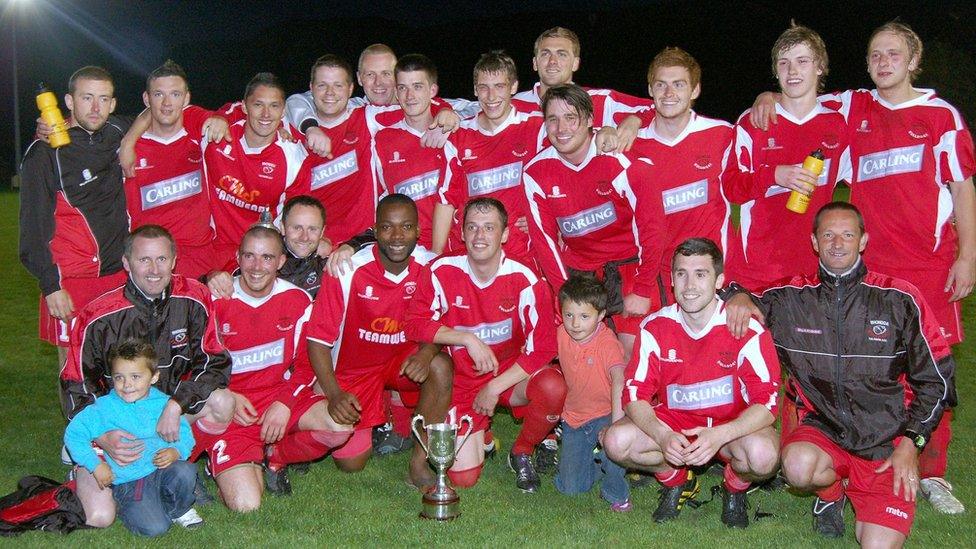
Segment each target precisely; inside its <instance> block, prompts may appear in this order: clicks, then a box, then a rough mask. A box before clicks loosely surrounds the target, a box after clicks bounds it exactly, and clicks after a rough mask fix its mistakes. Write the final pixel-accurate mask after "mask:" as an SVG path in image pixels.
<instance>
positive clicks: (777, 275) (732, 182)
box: [722, 25, 849, 288]
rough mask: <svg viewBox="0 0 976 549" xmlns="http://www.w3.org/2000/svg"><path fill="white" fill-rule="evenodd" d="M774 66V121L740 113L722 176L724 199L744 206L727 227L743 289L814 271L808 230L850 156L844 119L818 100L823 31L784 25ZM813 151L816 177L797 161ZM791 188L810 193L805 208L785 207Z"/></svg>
mask: <svg viewBox="0 0 976 549" xmlns="http://www.w3.org/2000/svg"><path fill="white" fill-rule="evenodd" d="M772 71H773V74H774V75H775V76H776V78H777V80H778V81H779V88H780V93H781V96H780V99H779V101H778V102H777V104H776V112H777V114H778V115H779V117H780V120H779V123H778V124H774V125H771V126H769V128H768V129H767V130H762V129H760V128H757V127H756V126H753V125H752V123H751V122H750V121H749V115H750V114H751V110H747V111H746V112H745V113H743V114H742V116H740V117H739V121H738V123H737V124H736V138H735V149H734V154H735V157H736V160H737V162H732V163H730V166H729V169H728V170H727V171H726V173H725V174H724V175H723V176H722V188H723V189H724V190H725V196H726V197H727V198H728V199H729V200H730V201H731V202H734V203H737V204H741V208H740V209H739V233H738V234H735V232H734V231H733V230H732V228H731V220H729V223H728V224H727V225H726V231H727V234H728V236H729V252H728V256H727V258H726V263H727V264H728V265H729V271H730V272H732V273H734V279H735V281H736V282H739V283H741V284H742V285H743V286H745V287H746V288H765V287H767V286H769V285H771V284H772V283H773V282H775V281H777V280H780V279H782V278H786V277H790V276H793V275H795V274H797V273H812V272H814V271H815V270H816V269H817V256H816V254H814V253H813V252H812V251H811V250H810V249H809V247H808V246H807V236H808V235H807V234H806V230H807V227H809V226H810V225H812V223H813V216H814V215H815V214H816V212H817V210H819V209H820V208H821V207H822V206H823V205H824V204H826V203H828V202H830V201H831V199H832V196H833V192H834V184H835V182H837V181H838V180H839V175H840V167H841V165H842V164H843V163H844V162H845V159H844V155H846V154H849V151H848V149H847V143H848V138H847V122H846V121H845V120H844V117H843V116H842V115H841V114H840V113H837V112H836V111H833V110H830V109H828V108H826V107H824V106H823V105H821V104H820V103H819V102H818V101H817V92H818V91H822V90H823V85H824V84H823V83H824V79H825V78H826V76H827V71H828V59H827V48H826V46H825V45H824V42H823V39H822V38H820V35H819V34H817V33H816V32H815V31H813V30H812V29H809V28H807V27H803V26H799V25H793V26H791V27H790V28H788V29H786V30H785V31H784V32H783V33H782V34H781V35H780V36H779V38H777V40H776V43H775V44H773V48H772ZM816 150H820V152H821V153H823V156H824V167H823V171H822V172H821V173H820V175H819V177H818V176H817V174H814V173H812V172H810V171H809V170H806V169H805V168H803V166H802V163H803V160H804V159H805V158H806V157H807V156H808V155H810V154H811V153H813V152H814V151H816ZM821 187H822V188H821ZM791 191H796V192H799V193H802V194H804V195H807V196H809V197H810V203H809V205H808V207H807V211H806V213H803V214H800V213H796V212H794V211H791V210H788V209H786V201H787V199H788V198H789V196H790V192H791Z"/></svg>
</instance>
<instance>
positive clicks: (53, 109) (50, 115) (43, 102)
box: [37, 83, 71, 149]
mask: <svg viewBox="0 0 976 549" xmlns="http://www.w3.org/2000/svg"><path fill="white" fill-rule="evenodd" d="M37 108H38V109H40V110H41V120H43V121H44V123H45V124H47V125H48V126H50V127H51V136H50V137H49V138H48V139H49V140H48V144H49V145H51V146H52V147H54V148H55V149H57V148H58V147H63V146H65V145H67V144H68V143H71V136H70V135H68V125H67V124H66V123H65V122H64V116H62V115H61V109H59V108H58V97H57V96H56V95H54V92H52V91H51V90H49V89H47V86H45V85H44V84H43V83H41V84H40V85H39V86H38V87H37Z"/></svg>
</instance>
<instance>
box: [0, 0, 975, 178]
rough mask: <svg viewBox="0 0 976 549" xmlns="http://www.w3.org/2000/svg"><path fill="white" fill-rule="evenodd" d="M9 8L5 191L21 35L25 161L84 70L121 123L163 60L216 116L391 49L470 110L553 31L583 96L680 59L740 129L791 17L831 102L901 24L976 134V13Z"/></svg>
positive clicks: (215, 0) (797, 8) (246, 4)
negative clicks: (94, 77) (274, 86)
mask: <svg viewBox="0 0 976 549" xmlns="http://www.w3.org/2000/svg"><path fill="white" fill-rule="evenodd" d="M13 7H14V6H12V5H8V6H5V8H4V9H5V11H4V14H3V21H2V28H3V37H2V38H0V47H2V51H0V82H2V91H0V98H2V100H0V120H2V121H3V122H2V124H0V151H3V154H2V158H0V186H6V185H7V184H8V182H9V180H10V176H11V175H12V174H13V164H14V149H13V107H12V103H13V101H12V96H11V91H12V90H11V87H10V82H11V50H10V45H11V38H12V32H11V30H12V25H14V24H16V25H17V46H18V48H17V53H18V57H19V60H18V61H19V62H18V67H19V69H18V76H19V80H20V93H19V97H20V103H21V106H20V108H21V117H20V118H21V122H22V125H23V128H22V132H21V134H22V143H23V147H24V148H26V146H27V145H28V144H29V143H30V135H32V133H33V120H34V119H35V118H36V116H37V114H36V108H35V106H34V88H35V86H36V83H37V82H39V81H46V82H50V83H51V84H52V86H53V87H54V89H55V90H56V91H57V93H58V95H59V96H61V95H63V94H64V93H65V91H66V86H67V78H68V76H69V75H70V73H71V72H72V71H73V70H74V69H76V68H78V67H80V66H82V65H85V64H97V65H102V66H105V67H106V68H108V69H109V70H111V71H112V72H113V74H114V75H115V78H116V97H117V98H118V104H119V106H118V109H117V111H118V112H121V113H136V112H138V111H139V110H140V109H141V108H142V100H141V92H142V90H143V88H144V85H145V82H144V78H145V74H146V73H147V72H148V71H149V70H151V69H152V68H154V67H156V66H158V65H159V64H161V63H162V62H163V61H164V60H165V59H167V58H172V59H173V60H175V61H176V62H178V63H180V64H181V65H182V66H183V67H184V68H185V69H186V71H187V73H188V75H189V78H190V85H191V92H192V94H193V101H194V103H197V104H199V105H202V106H204V107H208V108H216V107H218V106H220V105H221V104H223V103H224V102H226V101H231V100H236V99H239V98H240V97H241V95H242V93H243V89H244V85H245V83H246V82H247V80H248V79H249V78H250V77H251V76H253V75H254V73H256V72H259V71H271V72H274V73H275V74H277V75H278V76H279V77H280V78H281V79H282V81H283V82H284V84H285V86H286V87H287V88H288V89H289V90H290V91H295V92H297V91H303V90H305V89H307V86H308V80H309V74H308V69H309V67H310V65H311V64H312V62H313V61H314V60H315V59H316V58H317V57H318V56H319V55H321V54H324V53H337V54H340V55H342V56H344V57H346V58H347V59H348V60H349V61H350V62H351V63H353V64H355V62H356V59H357V56H358V55H359V52H360V50H361V49H362V48H363V47H364V46H366V45H368V44H371V43H374V42H384V43H387V44H389V45H390V46H392V47H393V48H394V49H395V50H396V51H397V52H398V53H399V54H401V55H402V54H405V53H411V52H418V53H424V54H426V55H428V56H430V57H431V58H432V59H433V60H434V61H435V63H437V65H438V68H439V72H440V87H441V92H440V95H441V96H443V97H472V95H473V94H472V75H471V67H472V66H473V64H474V62H475V61H476V60H477V59H478V56H479V55H480V54H481V53H483V52H485V51H488V50H491V49H503V50H505V51H506V52H508V53H509V54H510V55H512V56H513V57H514V58H515V60H516V62H517V63H518V65H519V76H520V88H521V89H525V88H528V87H529V86H531V85H532V84H533V83H534V82H535V81H536V77H535V74H534V73H533V71H532V65H531V57H532V43H533V41H534V39H535V37H536V36H537V35H538V34H539V33H540V32H541V31H542V30H545V29H547V28H549V27H552V26H556V25H561V26H565V27H568V28H571V29H573V30H574V31H575V32H576V33H577V34H579V36H580V40H581V42H582V55H581V58H582V61H581V66H580V70H579V72H577V76H576V81H577V82H578V83H581V84H584V85H589V86H598V87H612V88H615V89H618V90H620V91H623V92H626V93H630V94H633V95H640V96H646V94H647V85H646V70H647V65H648V64H649V62H650V60H651V58H652V57H653V56H654V54H655V53H657V52H658V51H659V50H661V49H662V48H663V47H665V46H680V47H682V48H684V49H686V50H688V51H689V52H690V53H691V54H692V55H694V56H695V57H696V58H697V59H698V61H699V63H701V65H702V69H703V79H702V95H701V97H700V98H699V100H698V102H697V104H696V106H695V108H696V110H697V111H698V112H700V113H702V114H705V115H708V116H713V117H718V118H723V119H726V120H729V121H735V119H736V118H737V117H738V116H739V114H741V112H742V111H743V110H744V109H746V108H747V107H748V106H749V105H751V103H752V100H753V99H754V98H755V96H756V94H758V93H759V92H761V91H766V90H770V89H775V87H776V81H775V80H774V79H773V77H772V74H771V72H770V71H771V69H770V52H769V50H770V48H771V46H772V43H773V42H774V41H775V39H776V37H777V36H778V35H779V33H780V32H782V31H783V29H785V28H786V27H787V26H788V25H789V23H790V20H791V19H796V21H797V22H798V23H801V24H805V25H808V26H810V27H812V28H814V29H815V30H817V31H818V32H820V34H821V35H822V36H823V37H824V40H825V41H826V43H827V48H828V53H829V56H830V74H829V76H828V80H827V88H828V89H829V90H834V89H847V88H857V87H871V81H870V79H869V77H868V75H867V73H866V69H865V64H864V55H865V49H866V44H867V39H868V36H869V34H870V32H871V30H872V29H873V28H875V27H877V26H878V25H880V24H882V23H884V22H886V21H888V20H891V19H893V18H895V17H900V19H901V20H902V21H903V22H905V23H907V24H909V25H911V26H912V27H913V28H914V29H915V30H916V31H917V32H918V33H919V34H920V35H921V37H922V39H923V41H924V42H925V52H924V59H923V69H924V71H923V73H922V76H921V78H920V79H919V80H918V82H917V83H916V85H917V86H920V87H933V88H935V89H936V90H938V92H939V94H940V95H941V96H942V97H944V98H945V99H947V100H948V101H950V102H951V103H953V104H954V105H956V106H957V107H958V108H959V109H960V111H962V112H963V114H964V116H965V117H966V119H967V120H968V122H969V123H970V125H972V124H973V123H974V122H976V61H974V58H976V27H974V24H973V21H974V17H976V3H974V2H918V1H916V2H906V1H893V2H886V3H879V2H857V1H851V2H776V1H733V2H677V1H657V2H637V1H608V2H582V1H564V2H545V3H542V2H540V3H538V4H535V3H532V2H517V1H511V0H498V1H495V2H491V3H474V2H444V1H431V2H418V3H413V2H411V3H405V2H383V1H380V2H369V3H356V2H316V3H307V2H291V1H287V0H281V1H278V2H257V1H243V2H234V1H229V0H212V1H208V2H169V1H161V0H159V1H146V0H138V1H129V2H121V1H109V0H89V1H84V2H82V1H80V0H79V1H77V2H71V1H58V0H34V3H33V5H32V6H27V7H26V8H25V7H21V8H20V13H14V12H13V11H12V10H11V8H13ZM28 8H29V10H28ZM28 11H29V13H27V12H28ZM356 93H357V95H359V94H361V90H358V89H357V91H356Z"/></svg>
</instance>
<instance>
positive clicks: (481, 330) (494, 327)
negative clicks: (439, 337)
mask: <svg viewBox="0 0 976 549" xmlns="http://www.w3.org/2000/svg"><path fill="white" fill-rule="evenodd" d="M454 329H455V330H458V331H460V332H468V333H472V334H474V335H476V336H478V339H480V340H481V342H482V343H484V344H485V345H496V344H498V343H504V342H506V341H508V340H510V339H512V319H511V318H506V319H505V320H502V321H500V322H486V323H484V324H478V325H477V326H457V327H455V328H454Z"/></svg>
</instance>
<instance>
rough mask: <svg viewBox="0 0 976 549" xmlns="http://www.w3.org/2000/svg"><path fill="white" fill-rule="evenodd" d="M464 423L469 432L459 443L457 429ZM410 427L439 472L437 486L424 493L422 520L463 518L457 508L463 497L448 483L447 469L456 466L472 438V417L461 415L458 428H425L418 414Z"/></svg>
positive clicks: (446, 425)
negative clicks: (459, 456)
mask: <svg viewBox="0 0 976 549" xmlns="http://www.w3.org/2000/svg"><path fill="white" fill-rule="evenodd" d="M418 422H419V423H420V425H421V429H423V430H425V431H426V432H427V444H424V439H423V438H422V437H421V436H420V432H419V431H417V423H418ZM464 422H467V423H468V431H467V432H466V433H464V436H463V438H462V439H461V443H460V444H458V443H457V436H458V428H459V427H461V426H462V425H463V424H464ZM410 426H411V428H412V429H413V434H414V435H415V436H416V437H417V441H419V442H420V445H421V447H423V449H424V451H425V452H426V453H427V461H429V462H430V464H431V465H433V466H434V470H435V471H436V472H437V480H436V481H435V482H434V485H433V486H431V487H430V488H428V489H427V491H426V492H424V498H423V509H422V510H421V511H420V517H421V518H426V519H434V520H451V519H454V518H457V517H458V516H460V515H461V510H460V509H459V508H458V507H459V504H460V503H461V498H460V497H458V494H457V491H456V490H454V488H452V487H451V484H450V482H448V479H447V470H448V469H450V468H451V465H453V464H454V459H455V458H456V457H457V453H458V452H459V451H461V447H462V446H464V443H465V442H467V440H468V437H469V436H471V429H472V428H473V427H474V422H473V421H472V420H471V416H467V415H466V416H461V420H460V421H458V422H457V424H456V425H455V424H453V423H432V424H430V425H424V416H422V415H419V414H418V415H416V416H414V417H413V421H412V422H411V425H410Z"/></svg>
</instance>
